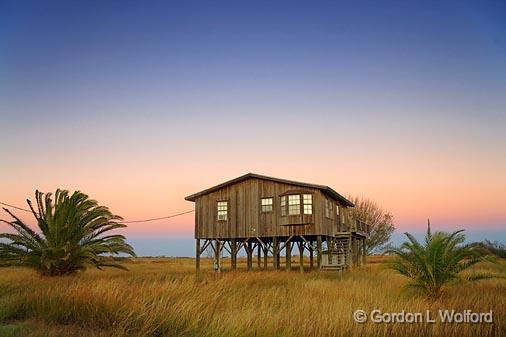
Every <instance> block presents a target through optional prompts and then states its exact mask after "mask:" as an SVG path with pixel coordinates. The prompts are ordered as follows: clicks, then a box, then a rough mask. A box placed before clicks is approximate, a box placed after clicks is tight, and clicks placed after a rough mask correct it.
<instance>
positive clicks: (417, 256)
mask: <svg viewBox="0 0 506 337" xmlns="http://www.w3.org/2000/svg"><path fill="white" fill-rule="evenodd" d="M406 236H407V238H408V241H407V242H404V243H403V244H402V245H401V246H400V247H399V248H393V249H389V250H388V251H387V253H391V254H393V255H395V258H394V260H393V261H392V262H389V263H387V267H388V268H390V269H393V270H396V271H397V272H399V273H400V274H402V275H404V276H406V277H409V278H410V279H411V280H410V281H409V282H408V283H407V285H406V286H407V287H413V288H418V289H422V290H423V291H424V292H425V294H426V295H427V296H429V297H432V298H436V297H439V296H440V295H441V293H442V291H443V289H444V287H445V286H446V285H448V284H449V283H450V282H452V281H458V280H478V279H483V278H489V277H491V276H490V275H484V274H474V275H473V274H468V275H467V276H466V277H463V276H462V275H461V274H460V273H461V272H462V271H464V270H465V269H467V268H469V267H471V266H473V265H475V264H476V263H478V262H480V261H484V260H490V259H487V254H486V251H485V250H483V249H482V248H481V247H479V246H477V245H473V244H464V242H465V235H464V233H463V231H462V230H460V231H456V232H453V233H451V234H450V233H444V232H436V233H434V234H432V233H431V230H430V223H429V224H428V229H427V234H426V236H425V242H424V243H423V244H422V243H420V242H418V241H417V240H416V239H415V238H414V236H413V235H411V234H409V233H406Z"/></svg>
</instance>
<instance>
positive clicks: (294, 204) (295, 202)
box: [288, 194, 300, 215]
mask: <svg viewBox="0 0 506 337" xmlns="http://www.w3.org/2000/svg"><path fill="white" fill-rule="evenodd" d="M298 214H300V195H298V194H295V195H289V196H288V215H298Z"/></svg>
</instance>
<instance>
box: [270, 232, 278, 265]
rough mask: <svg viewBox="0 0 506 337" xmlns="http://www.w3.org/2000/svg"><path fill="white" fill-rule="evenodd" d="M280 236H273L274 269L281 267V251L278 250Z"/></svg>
mask: <svg viewBox="0 0 506 337" xmlns="http://www.w3.org/2000/svg"><path fill="white" fill-rule="evenodd" d="M278 248H279V246H278V238H277V237H273V238H272V266H273V267H274V269H276V270H278V269H279V251H278Z"/></svg>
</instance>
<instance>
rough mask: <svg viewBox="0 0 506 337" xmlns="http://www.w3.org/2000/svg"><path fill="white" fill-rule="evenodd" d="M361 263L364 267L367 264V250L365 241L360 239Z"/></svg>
mask: <svg viewBox="0 0 506 337" xmlns="http://www.w3.org/2000/svg"><path fill="white" fill-rule="evenodd" d="M362 263H363V264H364V265H365V264H366V263H367V249H366V243H365V239H362Z"/></svg>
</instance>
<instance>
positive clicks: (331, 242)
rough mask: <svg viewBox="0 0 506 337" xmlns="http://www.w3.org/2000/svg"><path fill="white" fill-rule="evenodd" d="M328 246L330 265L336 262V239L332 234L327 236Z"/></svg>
mask: <svg viewBox="0 0 506 337" xmlns="http://www.w3.org/2000/svg"><path fill="white" fill-rule="evenodd" d="M327 248H328V252H329V265H332V263H333V262H334V261H333V260H334V256H333V255H334V239H333V238H332V237H330V236H327Z"/></svg>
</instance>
